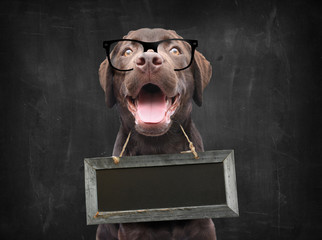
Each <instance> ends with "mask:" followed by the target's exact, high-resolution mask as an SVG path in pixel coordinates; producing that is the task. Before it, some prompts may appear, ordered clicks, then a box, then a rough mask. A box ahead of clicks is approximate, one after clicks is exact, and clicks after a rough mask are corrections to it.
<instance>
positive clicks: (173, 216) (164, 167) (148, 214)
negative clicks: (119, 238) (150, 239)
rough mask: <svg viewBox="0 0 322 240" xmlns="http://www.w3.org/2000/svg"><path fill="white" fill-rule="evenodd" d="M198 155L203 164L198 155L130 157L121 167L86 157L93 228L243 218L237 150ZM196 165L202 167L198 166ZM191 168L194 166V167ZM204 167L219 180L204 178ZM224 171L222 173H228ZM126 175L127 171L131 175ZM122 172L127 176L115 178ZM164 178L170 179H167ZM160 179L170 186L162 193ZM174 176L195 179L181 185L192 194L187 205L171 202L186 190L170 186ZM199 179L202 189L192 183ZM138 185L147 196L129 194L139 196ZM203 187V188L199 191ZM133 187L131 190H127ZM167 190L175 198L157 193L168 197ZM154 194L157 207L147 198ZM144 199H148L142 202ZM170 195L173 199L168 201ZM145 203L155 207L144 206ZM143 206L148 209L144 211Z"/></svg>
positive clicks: (108, 159) (106, 159)
mask: <svg viewBox="0 0 322 240" xmlns="http://www.w3.org/2000/svg"><path fill="white" fill-rule="evenodd" d="M198 155H199V156H200V159H198V160H196V159H194V158H193V155H192V154H164V155H144V156H131V157H128V156H125V157H122V158H121V161H120V163H119V164H117V165H115V164H114V161H113V159H112V158H111V157H103V158H87V159H85V160H84V162H85V192H86V212H87V224H102V223H125V222H145V221H164V220H181V219H199V218H222V217H236V216H238V202H237V188H236V174H235V163H234V152H233V150H218V151H208V152H200V153H198ZM196 164H198V166H197V165H196ZM187 166H188V168H187ZM191 166H194V167H193V168H191ZM202 168H204V169H205V171H204V172H205V173H207V174H208V175H211V174H212V175H214V174H216V173H217V175H218V176H202V175H203V172H202ZM187 169H188V170H187ZM194 169H198V170H196V174H194ZM112 171H113V174H112ZM115 171H116V172H115ZM122 171H123V172H122ZM176 171H178V174H179V175H178V176H175V175H176ZM185 171H190V172H191V174H190V172H189V173H188V174H187V173H186V172H185ZM218 171H222V173H221V172H218ZM123 173H125V175H124V174H123ZM118 174H119V175H120V176H121V178H115V176H117V175H118ZM122 174H123V175H122ZM131 174H132V176H131ZM180 174H181V175H180ZM163 175H166V176H164V178H162V176H163ZM196 175H197V176H196ZM122 176H124V181H122V179H123V178H122ZM136 176H138V180H137V182H135V181H136ZM144 177H145V178H144ZM218 177H219V178H218ZM159 178H160V184H161V185H162V184H165V186H162V187H163V189H161V188H159V189H158V187H160V186H159V184H155V183H156V182H157V180H158V179H159ZM172 178H173V180H174V181H175V180H177V181H179V180H180V181H183V182H185V179H186V180H187V182H189V181H190V184H191V185H187V186H183V185H181V186H182V188H185V189H184V191H186V192H188V193H187V196H189V194H190V196H193V198H192V199H187V201H185V200H182V199H181V200H178V201H172V202H171V199H173V198H174V197H175V194H176V187H177V190H178V194H181V192H180V191H181V190H182V189H180V185H175V184H174V185H175V186H172V184H169V182H171V181H172ZM181 178H185V179H181ZM190 178H191V179H190ZM149 179H151V183H149ZM199 179H200V182H198V183H197V184H199V185H196V186H197V188H196V186H192V185H193V184H192V183H194V182H196V181H198V180H199ZM216 179H217V180H216ZM127 180H128V181H127ZM102 181H103V182H102ZM108 181H117V182H108ZM129 181H130V182H129ZM111 184H114V185H116V187H113V185H111ZM136 184H140V185H139V186H140V188H141V190H140V191H141V192H140V191H139V190H138V195H135V194H134V195H133V193H127V191H129V192H133V191H134V190H133V191H132V189H133V187H132V186H133V185H134V186H136ZM145 184H146V185H145ZM127 185H129V186H127ZM155 185H158V186H155ZM189 186H190V187H189ZM199 186H200V188H201V189H198V187H199ZM127 187H129V188H128V189H127ZM142 188H143V190H144V189H145V188H146V190H147V191H149V192H147V193H146V192H144V191H143V190H142ZM167 188H168V189H169V196H165V197H164V198H163V197H162V199H166V201H162V199H160V196H159V195H157V194H158V193H159V191H160V193H162V191H161V190H163V192H165V194H166V193H167V191H165V190H166V189H167ZM170 188H171V189H170ZM190 188H191V191H192V192H191V193H189V191H190ZM203 188H204V189H203ZM220 188H221V189H220ZM124 189H127V190H126V192H125V193H124V194H125V196H124V195H123V192H122V191H124ZM138 189H139V188H138ZM153 189H154V191H153ZM98 190H99V191H98ZM170 190H171V191H170ZM199 190H200V191H199ZM202 190H205V191H208V193H209V196H210V197H211V199H213V201H212V200H209V196H208V198H207V195H208V194H201V193H202ZM170 192H171V194H172V195H171V194H170ZM221 192H223V195H224V197H222V196H220V194H221ZM194 193H198V194H199V195H198V196H197V197H196V196H194V195H191V194H194ZM126 194H128V195H126ZM131 194H132V195H131ZM162 194H163V193H162ZM211 194H212V195H211ZM114 195H115V196H114ZM131 196H132V197H131ZM148 196H150V198H149V200H151V201H153V197H151V196H155V197H156V199H154V201H155V203H154V202H147V201H146V199H144V198H147V197H148ZM199 196H200V199H199ZM113 197H115V198H116V200H120V205H119V206H118V202H116V204H115V199H114V200H113ZM127 197H128V198H127ZM140 197H142V199H141V201H140ZM167 197H170V198H169V199H167ZM122 199H123V200H122ZM124 199H125V200H124ZM183 199H184V198H183ZM144 200H145V201H144ZM174 200H176V199H174ZM113 201H114V202H113ZM122 201H123V203H124V201H128V202H126V204H123V205H122ZM112 202H113V204H112ZM109 203H111V204H109ZM191 203H195V205H191ZM203 203H206V204H203ZM158 204H160V207H157V206H159V205H158ZM178 204H182V206H177V205H178ZM109 205H111V206H109ZM144 205H145V206H153V207H152V208H151V207H149V208H144ZM138 206H143V208H142V207H141V208H140V207H138ZM167 206H171V207H167ZM115 209H117V210H115Z"/></svg>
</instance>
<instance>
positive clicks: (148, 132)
mask: <svg viewBox="0 0 322 240" xmlns="http://www.w3.org/2000/svg"><path fill="white" fill-rule="evenodd" d="M171 126H172V121H171V120H170V122H169V123H166V122H164V123H140V124H139V123H136V124H135V130H136V131H137V132H138V133H139V134H141V135H144V136H148V137H158V136H162V135H164V134H166V133H167V132H168V130H169V129H170V128H171Z"/></svg>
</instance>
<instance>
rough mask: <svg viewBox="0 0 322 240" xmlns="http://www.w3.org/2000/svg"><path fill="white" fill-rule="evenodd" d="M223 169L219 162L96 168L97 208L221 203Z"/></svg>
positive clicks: (224, 199) (173, 206)
mask: <svg viewBox="0 0 322 240" xmlns="http://www.w3.org/2000/svg"><path fill="white" fill-rule="evenodd" d="M223 170H224V168H223V163H212V164H197V165H175V166H164V167H145V168H128V169H105V170H98V171H97V172H96V174H97V198H98V210H99V212H103V211H121V210H136V209H150V208H175V207H182V206H186V207H187V206H189V207H190V206H203V205H214V204H224V203H225V202H226V195H225V182H224V172H223Z"/></svg>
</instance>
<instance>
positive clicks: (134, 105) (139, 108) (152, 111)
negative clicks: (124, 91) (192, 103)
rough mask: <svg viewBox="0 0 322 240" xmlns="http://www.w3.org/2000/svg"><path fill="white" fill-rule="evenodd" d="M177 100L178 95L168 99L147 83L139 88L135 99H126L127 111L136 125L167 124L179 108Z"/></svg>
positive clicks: (156, 87) (155, 87) (158, 89)
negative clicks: (133, 118)
mask: <svg viewBox="0 0 322 240" xmlns="http://www.w3.org/2000/svg"><path fill="white" fill-rule="evenodd" d="M179 98H180V95H179V94H177V95H176V96H175V97H168V96H166V95H165V94H164V93H163V91H162V90H161V89H160V88H159V87H158V86H157V85H154V84H151V83H149V84H146V85H144V86H143V87H142V88H141V90H140V92H139V94H138V96H137V97H136V98H135V99H133V98H132V97H129V96H128V97H127V102H128V109H129V110H130V112H131V113H132V114H133V116H134V117H135V122H136V124H141V123H145V124H159V123H166V124H169V123H170V121H171V119H170V118H171V116H172V115H173V114H174V113H175V111H176V109H177V107H178V106H179Z"/></svg>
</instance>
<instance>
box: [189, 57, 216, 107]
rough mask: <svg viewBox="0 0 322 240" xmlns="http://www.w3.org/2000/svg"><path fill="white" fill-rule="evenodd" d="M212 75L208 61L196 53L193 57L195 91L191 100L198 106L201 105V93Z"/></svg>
mask: <svg viewBox="0 0 322 240" xmlns="http://www.w3.org/2000/svg"><path fill="white" fill-rule="evenodd" d="M211 74H212V68H211V65H210V63H209V61H208V60H207V59H206V58H205V57H204V56H203V55H202V54H201V53H200V52H198V51H195V55H194V79H195V90H194V94H193V100H194V101H195V103H196V104H197V105H198V106H201V105H202V93H203V90H204V89H205V87H206V86H207V85H208V83H209V81H210V78H211Z"/></svg>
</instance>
